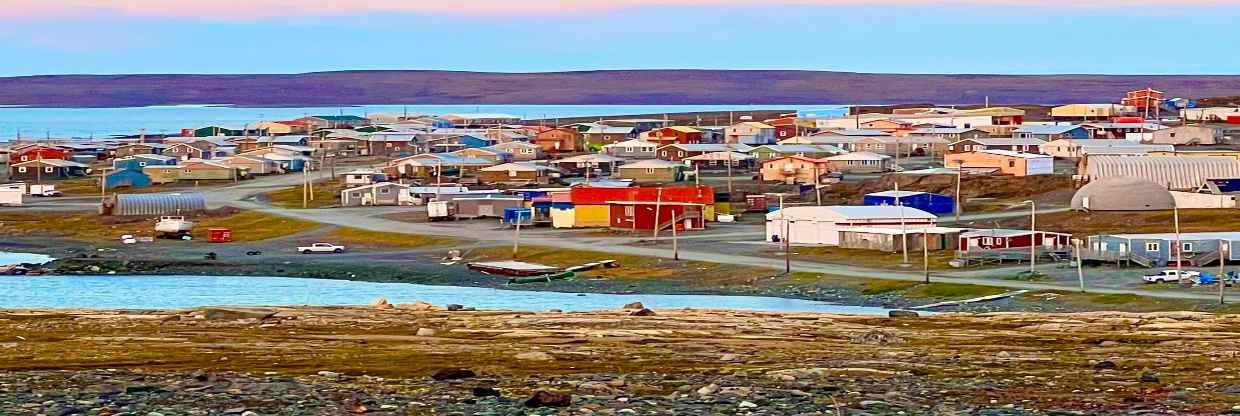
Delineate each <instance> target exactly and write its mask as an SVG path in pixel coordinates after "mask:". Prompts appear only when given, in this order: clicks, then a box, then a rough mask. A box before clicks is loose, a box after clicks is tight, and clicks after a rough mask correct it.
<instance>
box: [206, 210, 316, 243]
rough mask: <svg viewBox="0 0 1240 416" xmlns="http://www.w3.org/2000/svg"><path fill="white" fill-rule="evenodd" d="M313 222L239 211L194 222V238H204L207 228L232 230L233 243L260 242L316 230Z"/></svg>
mask: <svg viewBox="0 0 1240 416" xmlns="http://www.w3.org/2000/svg"><path fill="white" fill-rule="evenodd" d="M318 227H319V224H318V223H316V222H313V221H306V220H299V219H296V218H289V217H282V216H279V215H273V214H267V213H262V212H257V211H241V212H239V213H236V214H233V215H229V216H225V217H211V218H202V219H196V220H194V234H195V237H198V238H205V237H206V233H207V229H208V228H228V229H231V230H232V238H233V241H262V240H270V239H272V238H278V237H284V236H289V235H293V234H297V233H301V232H304V231H309V230H313V229H315V228H318Z"/></svg>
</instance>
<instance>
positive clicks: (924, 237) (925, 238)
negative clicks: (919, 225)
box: [921, 226, 930, 283]
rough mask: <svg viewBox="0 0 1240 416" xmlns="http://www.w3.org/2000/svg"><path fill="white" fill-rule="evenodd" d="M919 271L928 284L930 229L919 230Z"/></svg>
mask: <svg viewBox="0 0 1240 416" xmlns="http://www.w3.org/2000/svg"><path fill="white" fill-rule="evenodd" d="M921 270H922V272H924V273H925V278H926V279H925V281H926V283H930V228H929V227H928V226H927V228H923V229H921Z"/></svg>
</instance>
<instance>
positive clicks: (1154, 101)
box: [1121, 88, 1163, 114]
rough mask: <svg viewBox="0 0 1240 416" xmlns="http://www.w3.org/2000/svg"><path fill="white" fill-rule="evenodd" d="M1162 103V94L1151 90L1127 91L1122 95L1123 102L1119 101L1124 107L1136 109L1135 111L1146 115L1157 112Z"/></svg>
mask: <svg viewBox="0 0 1240 416" xmlns="http://www.w3.org/2000/svg"><path fill="white" fill-rule="evenodd" d="M1162 102H1163V92H1162V91H1158V90H1155V89H1153V88H1146V89H1143V90H1136V91H1129V92H1128V93H1127V94H1125V95H1124V100H1123V101H1121V103H1123V104H1124V105H1130V106H1133V107H1136V108H1137V110H1140V111H1143V112H1145V113H1147V114H1148V113H1151V112H1154V111H1157V110H1158V106H1159V105H1162Z"/></svg>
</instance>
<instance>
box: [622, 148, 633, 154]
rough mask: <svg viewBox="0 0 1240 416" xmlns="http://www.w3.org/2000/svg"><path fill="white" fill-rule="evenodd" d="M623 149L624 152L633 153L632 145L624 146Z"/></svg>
mask: <svg viewBox="0 0 1240 416" xmlns="http://www.w3.org/2000/svg"><path fill="white" fill-rule="evenodd" d="M624 151H625V152H626V153H633V148H632V147H626V148H624Z"/></svg>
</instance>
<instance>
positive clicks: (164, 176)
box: [142, 159, 248, 183]
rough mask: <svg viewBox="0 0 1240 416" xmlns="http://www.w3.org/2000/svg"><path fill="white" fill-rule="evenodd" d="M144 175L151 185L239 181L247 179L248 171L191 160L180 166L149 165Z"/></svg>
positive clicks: (206, 161)
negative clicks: (177, 182)
mask: <svg viewBox="0 0 1240 416" xmlns="http://www.w3.org/2000/svg"><path fill="white" fill-rule="evenodd" d="M142 173H145V174H146V176H149V177H150V178H151V183H169V182H176V181H225V180H237V179H240V178H242V177H245V176H246V175H247V174H248V171H245V170H242V169H239V168H238V167H234V166H230V165H227V164H223V163H219V162H213V161H209V160H201V159H190V160H186V161H184V162H181V163H180V164H178V165H168V166H164V165H158V166H156V165H148V166H146V167H143V168H142Z"/></svg>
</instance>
